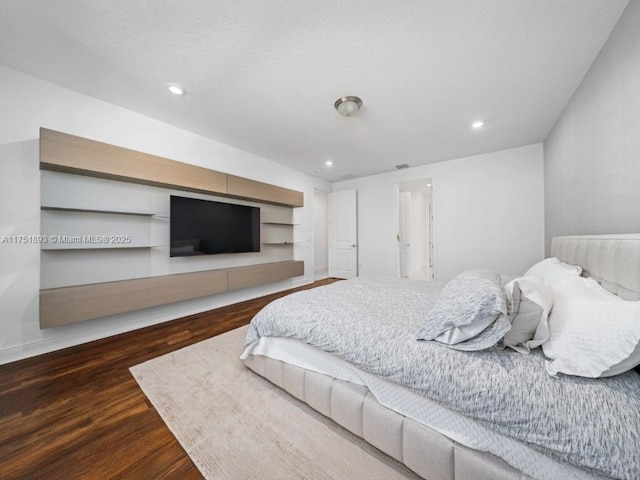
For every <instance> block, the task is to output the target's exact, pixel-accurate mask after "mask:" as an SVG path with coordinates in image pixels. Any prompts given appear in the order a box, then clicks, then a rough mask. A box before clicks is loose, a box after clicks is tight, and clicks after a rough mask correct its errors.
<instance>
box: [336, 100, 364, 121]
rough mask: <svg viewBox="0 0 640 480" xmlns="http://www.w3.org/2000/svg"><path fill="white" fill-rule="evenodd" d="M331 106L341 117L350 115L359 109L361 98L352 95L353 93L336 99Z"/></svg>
mask: <svg viewBox="0 0 640 480" xmlns="http://www.w3.org/2000/svg"><path fill="white" fill-rule="evenodd" d="M333 106H334V107H335V109H336V110H337V111H338V113H339V114H340V115H342V116H343V117H350V116H351V115H353V114H354V113H356V112H357V111H358V110H360V107H361V106H362V100H360V99H359V98H358V97H354V96H353V95H349V96H347V97H340V98H339V99H338V100H336V103H334V104H333Z"/></svg>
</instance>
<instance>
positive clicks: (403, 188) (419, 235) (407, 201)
mask: <svg viewBox="0 0 640 480" xmlns="http://www.w3.org/2000/svg"><path fill="white" fill-rule="evenodd" d="M397 192H398V196H397V198H398V202H397V212H398V214H397V218H398V233H397V240H398V276H399V277H401V278H413V279H420V280H433V279H434V278H435V271H434V265H433V258H434V255H433V253H434V245H433V181H432V179H431V178H425V179H421V180H412V181H409V182H402V183H398V184H397Z"/></svg>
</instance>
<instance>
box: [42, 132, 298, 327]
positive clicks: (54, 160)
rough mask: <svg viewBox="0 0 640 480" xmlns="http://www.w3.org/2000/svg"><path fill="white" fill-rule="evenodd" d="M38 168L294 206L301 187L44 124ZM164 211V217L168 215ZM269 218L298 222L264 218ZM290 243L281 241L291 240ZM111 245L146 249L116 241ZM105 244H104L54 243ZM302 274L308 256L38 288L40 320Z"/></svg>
mask: <svg viewBox="0 0 640 480" xmlns="http://www.w3.org/2000/svg"><path fill="white" fill-rule="evenodd" d="M40 168H41V169H43V170H52V171H58V172H63V173H71V174H78V175H84V176H89V177H97V178H105V179H110V180H117V181H121V182H128V183H137V184H143V185H151V186H157V187H165V188H170V189H175V190H183V191H191V192H198V193H205V194H210V195H217V196H223V197H229V198H236V199H243V200H251V201H256V202H260V203H266V204H272V205H279V206H285V207H290V208H295V207H302V206H303V205H304V194H303V193H302V192H298V191H295V190H290V189H287V188H283V187H278V186H275V185H270V184H266V183H262V182H257V181H255V180H250V179H246V178H242V177H237V176H235V175H229V174H226V173H222V172H217V171H215V170H210V169H207V168H203V167H198V166H194V165H189V164H185V163H182V162H178V161H175V160H170V159H166V158H162V157H158V156H155V155H150V154H147V153H142V152H137V151H134V150H129V149H127V148H123V147H118V146H115V145H110V144H107V143H102V142H97V141H95V140H90V139H86V138H82V137H77V136H74V135H69V134H66V133H62V132H57V131H54V130H49V129H46V128H41V129H40ZM41 209H42V210H44V211H46V210H51V211H59V212H71V213H72V212H84V213H92V214H93V213H95V214H110V215H137V216H146V217H153V216H156V215H154V214H153V213H147V212H133V211H131V212H129V211H115V210H95V209H83V208H68V207H54V206H42V207H41ZM163 218H164V217H163ZM267 224H269V225H286V226H291V227H292V226H293V225H294V224H288V223H279V222H267ZM292 244H293V243H288V242H285V243H278V245H292ZM105 248H108V249H112V248H122V249H126V248H129V249H136V248H137V249H145V248H146V249H149V248H153V246H131V247H126V246H118V247H105ZM43 250H46V251H47V252H51V251H56V252H62V251H70V252H73V251H76V252H77V251H80V250H82V251H88V250H102V248H100V247H85V246H82V247H78V248H63V249H62V248H61V249H49V248H44V249H43ZM301 275H304V262H302V261H297V260H289V261H280V262H270V263H262V264H254V265H247V266H241V267H232V268H222V269H214V270H207V271H197V272H190V273H182V274H174V275H163V276H154V277H147V278H138V279H131V280H120V281H115V282H105V283H95V284H88V285H76V286H70V287H61V288H49V289H42V290H40V327H41V328H50V327H56V326H60V325H66V324H71V323H76V322H82V321H85V320H90V319H96V318H101V317H106V316H111V315H117V314H121V313H125V312H130V311H135V310H141V309H144V308H150V307H154V306H159V305H166V304H169V303H174V302H179V301H184V300H190V299H193V298H198V297H204V296H209V295H215V294H219V293H223V292H226V291H229V290H235V289H240V288H246V287H251V286H256V285H261V284H265V283H270V282H276V281H280V280H285V279H288V278H293V277H297V276H301Z"/></svg>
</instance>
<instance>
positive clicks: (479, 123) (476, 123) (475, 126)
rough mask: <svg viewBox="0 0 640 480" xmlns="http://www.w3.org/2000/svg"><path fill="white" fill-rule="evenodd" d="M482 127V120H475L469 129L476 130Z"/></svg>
mask: <svg viewBox="0 0 640 480" xmlns="http://www.w3.org/2000/svg"><path fill="white" fill-rule="evenodd" d="M482 127H484V120H476V121H475V122H473V123H472V124H471V128H475V129H476V130H477V129H478V128H482Z"/></svg>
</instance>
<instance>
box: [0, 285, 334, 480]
mask: <svg viewBox="0 0 640 480" xmlns="http://www.w3.org/2000/svg"><path fill="white" fill-rule="evenodd" d="M333 281H335V280H334V279H327V280H323V281H320V282H316V283H315V284H313V285H310V286H306V287H300V288H298V289H294V290H288V291H286V292H280V293H277V294H273V295H268V296H266V297H261V298H257V299H253V300H249V301H246V302H242V303H239V304H235V305H230V306H227V307H223V308H219V309H216V310H212V311H209V312H205V313H201V314H198V315H193V316H190V317H186V318H182V319H179V320H174V321H171V322H167V323H163V324H160V325H154V326H151V327H147V328H144V329H141V330H136V331H133V332H128V333H124V334H121V335H117V336H114V337H109V338H105V339H102V340H97V341H95V342H91V343H87V344H83V345H79V346H76V347H71V348H67V349H65V350H60V351H57V352H53V353H49V354H46V355H40V356H38V357H33V358H29V359H26V360H21V361H19V362H13V363H10V364H7V365H0V479H2V480H9V479H16V480H17V479H20V480H28V479H38V480H42V479H47V480H53V479H64V480H72V479H100V480H103V479H111V478H123V479H145V480H147V479H185V480H188V479H201V478H202V476H201V475H200V472H199V471H198V469H197V468H196V467H195V465H194V464H193V463H192V462H191V459H190V458H189V457H188V456H187V454H186V453H185V452H184V450H183V449H182V447H181V446H180V444H179V443H178V442H177V440H176V439H175V438H174V437H173V435H172V434H171V432H169V430H168V429H167V427H166V426H165V424H164V422H163V421H162V419H161V418H160V416H159V415H158V414H157V413H156V411H155V409H154V408H153V407H152V406H151V404H150V403H149V402H148V401H147V399H146V397H145V396H144V394H143V393H142V391H141V390H140V388H139V387H138V384H137V383H136V381H135V380H134V379H133V377H132V376H131V374H130V372H129V367H131V366H133V365H136V364H138V363H142V362H144V361H146V360H149V359H151V358H154V357H157V356H159V355H164V354H165V353H168V352H171V351H173V350H177V349H179V348H182V347H186V346H188V345H191V344H193V343H196V342H199V341H201V340H205V339H207V338H210V337H213V336H215V335H219V334H221V333H224V332H226V331H229V330H232V329H234V328H237V327H240V326H242V325H246V324H248V323H249V321H250V320H251V318H253V316H254V315H255V314H256V313H257V312H258V311H259V310H260V309H261V308H262V307H263V306H265V305H266V304H267V303H269V302H271V301H272V300H274V299H276V298H278V297H281V296H283V295H285V294H287V293H290V292H292V291H295V290H302V289H306V288H310V287H312V286H318V285H321V284H326V283H331V282H333Z"/></svg>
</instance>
